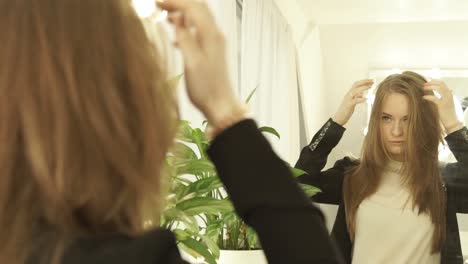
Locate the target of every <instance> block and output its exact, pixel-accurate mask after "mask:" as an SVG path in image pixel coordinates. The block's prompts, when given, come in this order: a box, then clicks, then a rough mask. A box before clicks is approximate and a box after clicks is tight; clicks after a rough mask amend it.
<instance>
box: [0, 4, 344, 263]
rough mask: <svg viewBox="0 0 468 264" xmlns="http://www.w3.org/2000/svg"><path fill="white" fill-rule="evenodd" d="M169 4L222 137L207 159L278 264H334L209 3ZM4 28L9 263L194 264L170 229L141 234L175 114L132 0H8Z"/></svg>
mask: <svg viewBox="0 0 468 264" xmlns="http://www.w3.org/2000/svg"><path fill="white" fill-rule="evenodd" d="M161 7H162V8H165V9H166V10H168V11H170V12H171V21H172V22H173V23H174V24H175V26H176V30H177V41H178V46H179V47H180V49H181V51H182V53H183V56H184V59H185V66H186V68H185V77H186V81H187V83H186V84H187V91H188V94H189V96H190V99H191V101H192V102H193V103H194V105H195V106H196V107H198V109H200V110H201V112H202V113H203V114H204V115H205V117H206V118H207V120H208V121H209V123H210V124H211V125H212V126H213V129H214V130H213V133H214V135H215V136H216V138H215V139H214V143H213V145H212V146H211V148H210V150H209V155H210V156H211V157H212V159H213V161H214V163H215V165H216V167H217V169H218V171H219V175H220V177H221V179H222V181H223V182H224V184H225V186H226V188H227V191H228V192H229V193H230V195H231V198H232V200H233V203H234V205H235V207H236V210H237V212H238V213H239V215H240V216H241V217H242V218H243V219H244V220H245V221H246V222H247V223H249V224H250V225H251V226H253V227H254V228H255V229H256V230H257V232H258V234H259V236H260V240H261V242H262V245H263V248H264V250H265V253H266V256H267V258H268V260H269V261H270V263H304V264H305V263H338V261H337V258H336V256H335V255H334V251H333V248H332V246H331V243H330V241H329V238H328V234H327V232H326V230H325V228H324V225H323V217H322V215H321V213H320V211H319V210H318V209H317V208H315V207H314V206H312V205H311V204H310V202H309V201H308V199H307V197H305V195H304V194H303V193H302V192H301V191H300V189H299V187H298V185H297V182H296V181H295V180H294V179H293V177H292V176H291V175H290V172H289V169H288V168H287V167H286V166H285V165H284V163H283V161H281V160H280V159H279V158H278V157H277V156H276V155H275V153H274V152H273V150H272V148H271V146H270V145H269V144H268V142H267V141H266V140H265V138H264V137H263V136H262V135H261V133H260V132H259V131H258V129H257V126H256V124H255V123H254V122H253V121H252V120H249V119H247V118H246V116H245V111H244V110H243V107H242V104H241V103H240V102H239V101H238V100H237V99H236V98H235V96H234V93H233V91H232V89H231V84H230V83H229V81H228V78H227V76H228V74H227V67H226V62H225V56H224V54H225V49H224V39H223V37H222V35H221V33H220V32H219V30H218V29H217V28H216V26H215V24H214V19H213V17H212V15H211V14H210V12H209V11H208V8H207V7H206V6H205V5H204V4H203V3H202V2H200V1H194V0H170V1H166V2H165V3H164V4H161ZM176 14H177V15H176ZM0 32H1V34H0V62H1V66H0V142H1V149H0V150H1V151H0V171H1V177H0V263H2V264H3V263H5V264H6V263H8V264H20V263H21V264H23V263H28V264H36V263H63V264H84V263H87V264H93V263H95V264H97V263H100V264H102V263H112V264H119V263H127V264H130V263H132V264H133V263H139V264H157V263H158V264H175V263H185V262H184V261H183V260H182V259H181V257H180V255H179V252H178V249H177V245H176V241H175V238H174V235H173V234H172V233H171V232H170V231H167V230H161V229H155V230H152V231H148V232H145V230H143V209H144V208H145V206H146V208H147V206H153V208H154V207H155V206H157V204H154V203H152V202H151V201H154V200H155V199H154V198H155V196H156V197H161V195H164V194H163V193H162V191H161V189H160V185H161V184H160V183H161V180H162V178H161V176H160V175H161V167H162V164H163V160H164V158H165V155H166V152H167V150H168V148H169V147H170V146H171V144H172V143H173V140H174V134H175V132H176V128H177V123H178V120H177V105H176V102H175V100H174V95H173V91H172V90H171V89H169V87H167V85H165V81H166V80H167V79H168V76H166V75H165V69H164V67H163V62H164V61H163V60H162V59H161V56H160V55H159V54H158V53H157V52H155V50H154V47H153V46H152V45H151V42H150V41H149V40H148V38H147V36H146V34H145V32H144V29H143V26H142V24H141V21H140V20H139V19H138V17H137V16H136V14H135V12H134V10H133V9H132V7H131V5H130V1H129V0H14V1H12V0H0ZM161 37H164V36H161ZM273 174H275V175H276V177H274V178H271V177H270V175H273ZM265 182H269V185H268V186H266V185H265V184H264V183H265ZM258 190H262V191H261V192H259V191H258ZM283 197H288V198H287V199H284V198H283ZM160 200H162V199H160ZM308 222H311V223H313V224H312V225H307V223H308ZM297 225H300V226H301V228H300V229H298V228H296V226H297ZM278 226H283V228H281V229H278ZM288 227H289V228H288ZM310 245H313V247H314V250H312V251H310V250H309V249H308V248H309V246H310Z"/></svg>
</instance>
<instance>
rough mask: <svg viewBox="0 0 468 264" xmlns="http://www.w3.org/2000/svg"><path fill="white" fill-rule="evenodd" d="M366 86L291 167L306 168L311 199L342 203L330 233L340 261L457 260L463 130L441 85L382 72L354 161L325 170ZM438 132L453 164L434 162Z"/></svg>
mask: <svg viewBox="0 0 468 264" xmlns="http://www.w3.org/2000/svg"><path fill="white" fill-rule="evenodd" d="M372 84H373V82H372V81H371V80H363V81H359V82H356V83H355V84H354V85H353V87H352V88H351V89H350V91H349V92H348V93H347V94H346V96H345V97H344V99H343V102H342V104H341V105H340V107H339V109H338V111H337V113H336V115H335V116H334V117H333V118H331V119H330V120H328V121H327V122H326V124H325V125H324V126H323V127H322V128H321V129H320V131H318V132H317V134H316V135H315V136H314V138H313V140H312V142H311V144H310V145H309V146H306V147H305V148H303V150H302V152H301V155H300V158H299V160H298V162H297V164H296V167H297V168H300V169H303V170H305V171H306V172H307V173H308V174H307V175H303V176H301V177H300V181H301V182H303V183H307V184H311V185H314V186H317V187H319V188H321V189H322V192H321V193H320V194H318V195H317V196H316V197H315V200H316V201H317V202H320V203H329V204H336V205H339V209H338V215H337V218H336V220H335V224H334V226H333V230H332V236H333V237H334V239H335V240H336V242H337V244H338V247H339V248H340V249H341V251H342V254H343V256H344V258H345V261H346V263H425V264H431V263H434V264H435V263H444V264H447V263H457V264H458V263H462V262H463V257H462V254H461V248H460V239H459V234H458V226H457V219H456V213H466V212H468V203H467V201H468V199H467V197H468V188H467V187H468V130H467V128H466V127H464V126H463V124H462V123H460V121H458V119H457V116H456V114H455V107H454V102H453V96H452V93H451V91H450V90H449V88H448V87H447V86H446V85H445V84H444V83H443V82H441V81H436V80H434V81H431V82H427V81H426V80H425V79H424V78H423V77H422V76H420V75H418V74H416V73H413V72H404V73H402V74H395V75H391V76H389V77H387V78H386V79H385V80H384V81H382V83H380V84H379V86H378V88H377V92H376V97H375V102H374V104H373V107H372V112H371V118H370V123H369V128H368V133H367V135H366V136H365V139H364V143H363V147H362V154H361V157H360V159H359V160H353V159H351V158H349V157H345V158H343V159H341V160H339V161H337V162H336V163H335V165H334V166H333V167H332V168H330V169H328V170H323V168H324V166H325V164H326V161H327V157H328V155H329V154H330V152H331V151H332V150H333V148H334V147H335V146H336V145H337V144H338V142H339V141H340V139H341V137H342V135H343V133H344V131H345V128H344V127H343V126H344V125H345V124H346V123H347V122H348V120H349V118H350V117H351V115H352V113H353V112H354V108H355V106H356V105H357V104H359V103H362V102H364V101H365V100H366V99H365V98H364V97H363V93H364V92H365V91H366V90H368V89H369V88H370V87H371V86H372ZM433 91H437V92H438V93H439V94H440V95H441V97H440V98H439V97H436V96H435V95H434V93H433ZM443 134H446V137H445V140H446V141H447V144H448V146H449V148H450V150H451V151H452V152H453V154H454V155H455V157H456V158H457V161H458V162H457V163H453V164H446V165H442V164H439V161H438V146H439V142H441V140H442V138H443Z"/></svg>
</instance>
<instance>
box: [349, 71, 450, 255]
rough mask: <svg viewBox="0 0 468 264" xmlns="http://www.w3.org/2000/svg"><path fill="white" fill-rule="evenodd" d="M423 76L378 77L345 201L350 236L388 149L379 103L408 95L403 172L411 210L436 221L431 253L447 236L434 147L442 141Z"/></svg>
mask: <svg viewBox="0 0 468 264" xmlns="http://www.w3.org/2000/svg"><path fill="white" fill-rule="evenodd" d="M424 83H426V80H425V79H424V77H422V76H420V75H419V74H416V73H414V72H404V73H402V74H394V75H391V76H389V77H387V78H386V79H385V80H384V81H382V82H381V83H380V84H379V86H378V88H377V92H376V96H375V102H374V105H373V107H372V112H371V117H370V123H369V129H368V134H367V135H366V137H365V139H364V144H363V150H362V156H361V159H360V164H359V165H358V166H357V167H355V168H353V169H351V170H350V171H349V172H348V174H347V176H346V177H345V180H344V187H343V192H344V202H345V208H346V221H347V226H348V231H349V234H350V236H351V238H352V239H353V240H354V236H355V232H356V229H355V226H356V212H357V210H358V208H359V205H360V204H361V202H362V201H363V200H364V199H366V198H367V197H369V196H370V195H372V194H374V193H375V192H376V191H377V188H378V186H379V184H380V181H381V177H382V173H383V171H384V169H385V166H386V164H387V162H388V161H389V160H390V154H389V153H388V150H387V149H386V148H385V144H384V141H383V137H382V131H381V119H382V105H383V102H384V101H385V99H386V98H387V97H388V96H389V95H390V94H391V93H399V94H402V95H405V96H406V97H407V98H408V103H409V120H408V128H407V130H406V131H407V135H406V137H407V138H406V141H405V151H404V162H403V170H402V171H403V175H404V176H405V183H406V186H407V187H408V189H409V192H410V194H411V198H410V199H411V202H412V204H413V209H417V210H419V214H422V213H425V214H428V215H429V217H430V218H431V220H432V223H433V224H434V234H433V237H432V252H438V251H440V250H441V249H442V245H443V243H444V240H445V228H446V227H445V221H446V219H445V207H446V196H445V192H444V190H443V185H442V180H441V176H440V171H439V165H438V146H439V142H441V141H442V128H441V126H440V122H439V113H438V110H437V108H436V106H435V105H434V104H433V103H430V102H428V101H425V100H424V99H423V96H424V95H425V94H429V92H425V91H424V90H423V85H424Z"/></svg>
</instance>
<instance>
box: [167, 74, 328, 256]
mask: <svg viewBox="0 0 468 264" xmlns="http://www.w3.org/2000/svg"><path fill="white" fill-rule="evenodd" d="M178 79H180V76H179V77H178ZM255 90H256V89H254V91H252V93H251V94H250V95H249V97H248V98H247V100H246V101H247V102H249V100H250V99H251V97H252V95H253V94H254V92H255ZM204 125H206V123H205V124H203V125H202V127H203V126H204ZM260 130H261V131H262V132H264V133H269V134H272V135H274V136H276V137H277V138H278V139H279V138H280V135H279V134H278V132H277V131H276V130H275V129H273V128H271V127H262V128H260ZM209 144H210V141H209V140H208V138H207V136H206V133H205V131H204V129H200V128H194V127H192V126H191V124H190V123H189V122H188V121H181V123H180V129H179V133H178V134H177V140H176V144H175V146H174V148H173V149H172V151H170V153H169V154H168V155H167V158H166V165H167V166H166V167H167V171H168V173H169V175H170V181H169V183H170V188H169V189H170V191H169V195H168V196H167V199H166V207H165V209H164V211H163V212H162V216H161V219H160V225H161V226H162V227H164V228H167V229H170V230H172V231H173V232H174V233H175V234H176V237H177V241H178V244H179V247H180V248H181V249H182V251H183V252H185V253H187V254H189V255H190V256H192V257H193V258H196V259H199V260H201V261H203V262H204V263H209V264H216V263H219V264H222V263H225V264H228V263H239V262H241V261H240V260H239V259H236V260H235V262H229V258H230V256H231V255H233V253H234V252H236V253H238V252H250V253H252V252H254V253H255V254H256V255H254V256H253V257H254V258H260V259H261V258H264V257H263V253H262V251H261V245H260V243H259V240H258V237H257V235H256V234H255V231H254V230H253V229H252V228H251V227H249V226H248V225H246V224H245V223H244V222H243V221H242V220H241V219H240V218H239V217H238V216H237V214H236V213H235V211H234V208H233V206H232V204H231V202H230V200H229V197H228V195H227V193H226V191H225V190H224V188H223V185H222V183H221V181H220V180H219V178H218V175H217V172H216V170H215V167H214V165H213V164H212V163H211V161H210V160H209V158H208V156H207V154H206V150H207V148H208V146H209ZM290 168H291V167H290ZM291 171H292V172H293V174H294V175H295V176H299V175H302V174H304V173H305V172H304V171H301V170H298V169H295V168H291ZM302 187H303V189H304V191H305V192H306V194H307V195H308V196H313V195H314V194H316V193H317V192H319V191H320V190H319V189H317V188H314V187H311V186H308V185H302ZM220 257H221V259H220ZM225 257H227V259H225ZM250 257H252V256H250ZM231 258H232V257H231ZM234 258H239V257H234ZM218 261H219V262H218ZM254 263H259V261H255V262H254ZM264 263H266V260H265V261H264Z"/></svg>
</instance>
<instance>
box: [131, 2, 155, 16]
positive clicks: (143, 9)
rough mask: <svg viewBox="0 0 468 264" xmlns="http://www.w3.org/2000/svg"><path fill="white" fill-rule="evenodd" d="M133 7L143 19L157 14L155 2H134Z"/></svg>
mask: <svg viewBox="0 0 468 264" xmlns="http://www.w3.org/2000/svg"><path fill="white" fill-rule="evenodd" d="M132 4H133V7H134V8H135V10H136V12H137V14H138V16H139V17H141V18H147V17H149V16H151V15H152V14H153V13H154V12H156V2H155V1H154V0H132Z"/></svg>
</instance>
